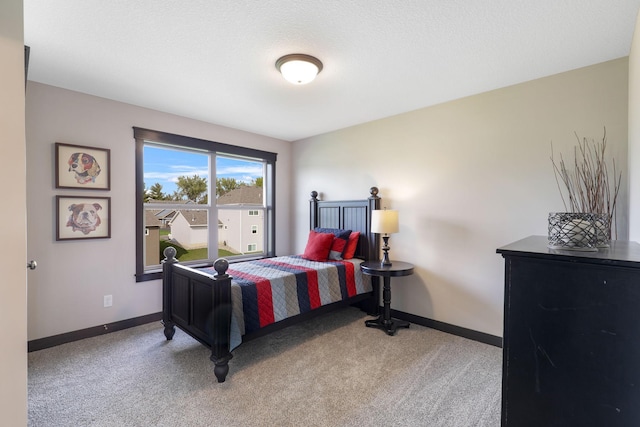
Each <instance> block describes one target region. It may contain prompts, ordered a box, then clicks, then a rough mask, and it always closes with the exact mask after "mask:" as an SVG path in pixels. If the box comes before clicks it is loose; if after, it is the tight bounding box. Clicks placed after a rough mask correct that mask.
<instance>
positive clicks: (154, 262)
mask: <svg viewBox="0 0 640 427" xmlns="http://www.w3.org/2000/svg"><path fill="white" fill-rule="evenodd" d="M134 137H135V140H136V183H137V189H138V190H137V192H136V197H137V209H136V227H137V230H138V232H137V234H136V235H137V238H136V242H137V243H136V257H137V261H136V278H137V281H143V280H152V279H156V278H159V277H160V272H161V260H162V258H164V256H163V255H162V251H163V250H164V248H165V247H166V246H173V247H174V248H176V250H177V251H178V254H177V258H178V260H179V261H180V262H181V263H184V264H194V265H197V264H204V263H206V262H207V261H210V260H214V259H217V258H219V257H225V258H227V259H229V260H230V261H232V262H233V261H234V260H236V259H244V258H255V257H256V256H257V257H264V256H273V255H274V253H275V237H274V236H275V192H274V184H275V160H276V154H275V153H269V152H265V151H260V150H253V149H248V148H244V147H237V146H232V145H228V144H222V143H218V142H214V141H205V140H200V139H195V138H189V137H184V136H179V135H173V134H167V133H163V132H157V131H151V130H147V129H141V128H134ZM238 171H240V172H239V173H237V172H238ZM210 177H214V178H213V179H211V178H210ZM212 181H213V182H212ZM210 201H213V203H210ZM211 223H213V224H215V223H217V226H216V227H209V224H211ZM150 227H152V228H153V229H154V230H155V232H154V233H151V234H149V229H150ZM153 236H155V237H153ZM156 240H157V241H156ZM256 240H257V242H256ZM247 241H250V242H251V243H249V242H247ZM243 248H246V249H245V250H243Z"/></svg>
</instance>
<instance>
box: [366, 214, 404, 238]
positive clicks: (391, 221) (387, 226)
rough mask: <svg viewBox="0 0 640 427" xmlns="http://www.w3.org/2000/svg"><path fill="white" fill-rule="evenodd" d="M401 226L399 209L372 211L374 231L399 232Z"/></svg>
mask: <svg viewBox="0 0 640 427" xmlns="http://www.w3.org/2000/svg"><path fill="white" fill-rule="evenodd" d="M399 228H400V227H399V225H398V211H395V210H387V209H385V210H376V211H371V232H372V233H381V234H391V233H397V232H398V231H399Z"/></svg>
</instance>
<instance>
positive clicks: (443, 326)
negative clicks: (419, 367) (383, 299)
mask: <svg viewBox="0 0 640 427" xmlns="http://www.w3.org/2000/svg"><path fill="white" fill-rule="evenodd" d="M379 312H380V313H382V307H380V311H379ZM391 315H392V316H393V317H395V318H397V319H402V320H406V321H408V322H411V323H415V324H416V325H421V326H426V327H428V328H432V329H436V330H438V331H442V332H446V333H448V334H452V335H457V336H460V337H463V338H467V339H470V340H474V341H478V342H481V343H484V344H489V345H493V346H495V347H502V338H501V337H498V336H495V335H490V334H486V333H484V332H478V331H474V330H473V329H467V328H463V327H460V326H455V325H451V324H449V323H445V322H439V321H437V320H433V319H428V318H426V317H421V316H416V315H415V314H409V313H405V312H403V311H398V310H391ZM160 320H162V313H161V312H160V313H152V314H147V315H146V316H140V317H135V318H133V319H127V320H121V321H119V322H113V323H108V324H106V325H102V326H94V327H91V328H86V329H81V330H79V331H73V332H67V333H64V334H60V335H54V336H51V337H46V338H40V339H37V340H32V341H29V342H28V344H27V349H28V351H29V352H32V351H38V350H44V349H45V348H50V347H55V346H57V345H60V344H66V343H69V342H73V341H78V340H81V339H85V338H91V337H97V336H98V335H104V334H108V333H111V332H115V331H121V330H123V329H127V328H132V327H134V326H140V325H144V324H146V323H151V322H158V321H160Z"/></svg>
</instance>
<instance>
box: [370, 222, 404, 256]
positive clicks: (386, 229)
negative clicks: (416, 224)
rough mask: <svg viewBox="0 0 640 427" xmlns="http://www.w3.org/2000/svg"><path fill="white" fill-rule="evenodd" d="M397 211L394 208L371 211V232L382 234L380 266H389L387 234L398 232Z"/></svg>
mask: <svg viewBox="0 0 640 427" xmlns="http://www.w3.org/2000/svg"><path fill="white" fill-rule="evenodd" d="M398 228H399V226H398V211H395V210H387V209H384V210H375V211H371V232H372V233H378V234H382V241H383V242H384V245H383V246H382V252H383V256H382V261H380V265H381V266H383V267H384V266H390V265H391V261H389V249H391V248H390V247H389V234H392V233H397V232H398Z"/></svg>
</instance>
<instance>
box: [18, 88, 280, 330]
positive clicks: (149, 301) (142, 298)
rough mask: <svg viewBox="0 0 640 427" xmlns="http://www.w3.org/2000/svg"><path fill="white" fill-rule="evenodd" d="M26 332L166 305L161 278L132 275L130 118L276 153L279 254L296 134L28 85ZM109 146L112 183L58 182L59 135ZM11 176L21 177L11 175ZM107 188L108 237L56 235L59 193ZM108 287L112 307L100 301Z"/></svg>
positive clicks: (69, 327) (123, 316)
mask: <svg viewBox="0 0 640 427" xmlns="http://www.w3.org/2000/svg"><path fill="white" fill-rule="evenodd" d="M26 107H27V123H26V125H27V176H28V178H27V191H28V193H27V194H28V200H27V203H28V218H27V223H28V245H29V252H30V254H31V255H30V256H32V257H34V258H35V259H37V260H38V261H39V266H38V269H37V270H36V271H34V272H33V274H31V273H30V276H29V295H28V304H29V313H28V314H29V330H28V336H29V339H30V340H34V339H38V338H43V337H48V336H52V335H56V334H60V333H65V332H70V331H75V330H79V329H83V328H88V327H92V326H99V325H102V324H106V323H111V322H115V321H119V320H124V319H130V318H134V317H137V316H143V315H146V314H150V313H157V312H159V311H160V310H161V309H162V298H161V289H160V285H161V284H160V281H149V282H141V283H136V281H135V278H134V273H135V232H136V230H135V209H136V207H135V152H134V145H135V144H134V139H133V129H132V127H133V126H138V127H142V128H149V129H156V130H160V131H165V132H170V133H176V134H181V135H187V136H191V137H196V138H203V139H211V140H214V141H218V142H223V143H227V144H234V145H239V146H245V147H251V148H256V149H260V150H266V151H271V152H275V153H278V161H277V165H276V171H277V185H278V191H277V208H278V220H277V221H278V222H277V227H278V240H277V247H276V251H277V253H278V254H287V253H289V250H290V249H289V243H290V227H289V213H290V211H291V208H290V201H289V195H290V194H291V191H290V187H289V182H290V179H289V178H290V176H291V171H290V168H291V166H290V165H291V157H290V151H291V143H290V142H285V141H280V140H277V139H273V138H268V137H264V136H260V135H255V134H251V133H248V132H242V131H239V130H235V129H229V128H225V127H221V126H216V125H212V124H207V123H203V122H198V121H195V120H189V119H185V118H182V117H177V116H173V115H170V114H164V113H160V112H157V111H153V110H148V109H144V108H139V107H135V106H132V105H128V104H123V103H119V102H114V101H110V100H107V99H103V98H97V97H94V96H89V95H85V94H81V93H78V92H72V91H68V90H64V89H60V88H55V87H52V86H47V85H43V84H39V83H35V82H29V85H28V89H27V105H26ZM55 142H63V143H68V144H77V145H87V146H92V147H104V148H109V149H110V150H111V168H112V169H111V191H108V192H98V191H93V192H91V191H86V190H56V189H55V183H54V173H53V155H54V143H55ZM12 181H15V179H13V180H12ZM81 194H93V195H99V196H108V197H111V220H112V223H111V238H110V239H100V240H83V241H63V242H56V241H55V227H54V221H55V219H54V218H55V215H54V198H55V195H81ZM104 295H113V306H112V307H108V308H104V307H103V297H104Z"/></svg>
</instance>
